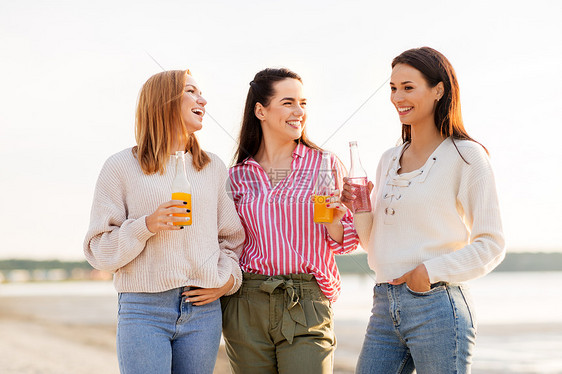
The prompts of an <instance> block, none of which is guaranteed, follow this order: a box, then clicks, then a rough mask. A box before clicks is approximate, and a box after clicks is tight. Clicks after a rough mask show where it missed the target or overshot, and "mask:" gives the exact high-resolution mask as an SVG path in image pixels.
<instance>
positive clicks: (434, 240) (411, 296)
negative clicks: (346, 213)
mask: <svg viewBox="0 0 562 374" xmlns="http://www.w3.org/2000/svg"><path fill="white" fill-rule="evenodd" d="M390 88H391V101H392V103H393V105H394V106H395V108H396V110H397V112H398V115H399V117H400V120H401V122H402V140H403V144H402V145H400V146H398V147H395V148H392V149H390V150H388V151H387V152H385V153H384V154H383V156H382V158H381V160H380V163H379V166H378V170H377V175H376V182H375V187H374V191H373V193H372V203H373V212H372V213H359V214H356V215H355V217H354V221H355V227H356V229H357V232H358V234H359V237H360V240H361V243H362V245H363V247H364V248H366V249H367V251H368V253H369V265H370V267H371V269H373V270H374V271H375V276H376V286H375V288H374V299H373V300H374V302H373V310H372V316H371V319H370V321H369V325H368V328H367V333H366V336H365V341H364V343H363V348H362V351H361V354H360V357H359V361H358V364H357V373H361V374H363V373H383V374H384V373H389V374H390V373H411V372H413V370H414V369H415V370H416V371H417V373H419V374H424V373H431V374H440V373H468V372H470V365H471V361H472V359H471V356H472V350H473V347H474V342H475V333H476V321H475V320H474V314H473V311H472V305H471V302H470V296H469V293H468V290H467V288H466V287H465V286H464V285H463V284H462V282H464V281H468V280H470V279H474V278H477V277H480V276H483V275H485V274H487V273H488V272H490V271H491V270H492V269H493V268H494V267H495V266H497V265H498V264H499V263H500V262H501V261H502V259H503V258H504V256H505V250H504V237H503V232H502V224H501V218H500V212H499V207H498V199H497V193H496V187H495V182H494V176H493V173H492V169H491V166H490V162H489V159H488V155H487V150H486V149H485V148H484V147H483V146H482V145H480V144H479V143H477V142H476V141H474V140H473V139H472V138H471V137H470V136H469V135H468V134H467V132H466V130H465V129H464V126H463V122H462V117H461V111H460V99H459V87H458V83H457V79H456V75H455V72H454V70H453V67H452V66H451V64H450V63H449V61H448V60H447V59H446V58H445V56H443V55H442V54H441V53H439V52H437V51H436V50H434V49H431V48H428V47H423V48H418V49H411V50H408V51H405V52H403V53H402V54H401V55H399V56H398V57H396V58H395V59H394V60H393V62H392V75H391V81H390ZM371 187H372V185H371ZM353 191H354V187H353V186H352V185H349V184H347V183H346V185H345V186H344V194H343V197H342V200H343V201H344V203H346V204H348V205H349V203H350V201H352V200H353V199H354V195H353Z"/></svg>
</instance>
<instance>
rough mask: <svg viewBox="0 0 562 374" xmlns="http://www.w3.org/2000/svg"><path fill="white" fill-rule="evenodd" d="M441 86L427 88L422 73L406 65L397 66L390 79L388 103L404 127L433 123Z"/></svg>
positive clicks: (440, 84)
mask: <svg viewBox="0 0 562 374" xmlns="http://www.w3.org/2000/svg"><path fill="white" fill-rule="evenodd" d="M441 86H442V83H439V84H438V85H437V86H435V87H429V86H428V84H427V81H426V80H425V78H424V76H423V75H422V73H421V72H420V71H419V70H417V69H415V68H413V67H411V66H410V65H406V64H397V65H396V66H394V68H393V69H392V75H391V77H390V91H391V92H390V101H391V102H392V104H394V107H395V108H396V110H397V111H398V115H399V116H400V121H401V122H402V123H403V124H406V125H413V126H415V125H417V124H420V123H427V122H429V121H430V122H433V125H435V122H434V113H435V105H436V103H437V101H438V100H439V99H440V98H441V91H442V89H441Z"/></svg>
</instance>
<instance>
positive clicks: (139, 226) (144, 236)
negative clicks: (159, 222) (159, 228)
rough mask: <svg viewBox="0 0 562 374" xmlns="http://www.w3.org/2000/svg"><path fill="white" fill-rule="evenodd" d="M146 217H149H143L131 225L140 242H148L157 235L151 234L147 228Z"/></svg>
mask: <svg viewBox="0 0 562 374" xmlns="http://www.w3.org/2000/svg"><path fill="white" fill-rule="evenodd" d="M146 217H148V216H142V217H140V218H139V219H137V220H136V221H135V222H133V223H132V224H131V232H132V233H133V235H134V237H135V238H137V240H138V241H139V242H146V241H147V240H148V239H150V238H151V237H152V236H154V235H156V233H155V232H151V231H150V230H149V229H148V227H147V226H146Z"/></svg>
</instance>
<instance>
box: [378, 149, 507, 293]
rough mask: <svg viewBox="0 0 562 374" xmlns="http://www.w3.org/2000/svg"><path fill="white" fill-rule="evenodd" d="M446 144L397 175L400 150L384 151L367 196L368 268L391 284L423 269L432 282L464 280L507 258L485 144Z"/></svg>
mask: <svg viewBox="0 0 562 374" xmlns="http://www.w3.org/2000/svg"><path fill="white" fill-rule="evenodd" d="M455 144H456V145H457V147H458V149H459V151H460V153H461V154H462V156H463V157H464V159H465V160H466V161H468V162H469V164H467V163H465V162H464V161H463V159H462V158H461V156H460V155H459V153H458V152H457V150H456V149H455V145H454V144H453V141H452V140H451V138H447V139H446V140H444V141H443V143H441V145H440V146H439V147H438V148H437V149H436V150H435V151H434V152H433V154H432V155H431V156H430V157H429V158H428V160H427V162H426V163H425V165H423V166H422V167H421V168H420V169H418V170H416V171H413V172H410V173H404V174H400V175H399V174H398V173H397V171H398V169H400V163H399V161H400V156H401V154H402V152H403V149H404V145H401V146H399V147H395V148H392V149H390V150H388V151H386V152H385V153H384V154H383V156H382V158H381V161H380V163H379V166H378V169H377V178H376V185H375V189H374V191H373V195H372V203H373V207H374V213H373V214H374V222H373V227H372V231H371V235H370V240H369V244H368V252H369V265H370V267H371V269H373V270H374V271H375V273H376V279H377V282H388V281H390V280H392V279H395V278H398V277H400V276H401V275H403V274H404V273H406V272H408V271H410V270H412V269H414V268H415V267H416V266H417V265H419V264H421V263H424V264H425V266H426V268H427V271H428V273H429V278H430V282H431V283H435V282H439V281H446V282H463V281H466V280H469V279H473V278H477V277H480V276H483V275H485V274H487V273H488V272H490V271H492V269H494V268H495V267H496V266H497V265H498V264H499V263H500V262H501V261H502V260H503V258H504V256H505V249H504V236H503V231H502V224H501V217H500V210H499V205H498V197H497V193H496V186H495V181H494V175H493V172H492V168H491V166H490V162H489V159H488V156H487V154H486V152H485V151H484V149H483V148H482V146H480V145H479V144H477V143H475V142H472V141H459V140H455Z"/></svg>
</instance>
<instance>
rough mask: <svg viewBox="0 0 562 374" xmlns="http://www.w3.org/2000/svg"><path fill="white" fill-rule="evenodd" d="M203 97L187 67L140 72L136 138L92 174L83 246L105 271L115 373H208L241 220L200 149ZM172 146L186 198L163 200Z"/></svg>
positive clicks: (235, 279) (232, 279)
mask: <svg viewBox="0 0 562 374" xmlns="http://www.w3.org/2000/svg"><path fill="white" fill-rule="evenodd" d="M206 103H207V102H206V101H205V99H204V98H203V97H202V96H201V91H200V90H199V88H198V86H197V83H196V82H195V80H194V79H193V77H192V76H191V74H190V72H189V70H187V71H180V70H174V71H165V72H162V73H160V74H156V75H154V76H152V77H151V78H149V79H148V80H147V81H146V83H145V84H144V85H143V87H142V90H141V92H140V95H139V101H138V106H137V116H136V141H137V146H135V147H133V148H128V149H125V150H123V151H121V152H119V153H117V154H115V155H113V156H111V157H110V158H109V159H108V160H107V161H106V163H105V164H104V166H103V168H102V171H101V173H100V176H99V179H98V182H97V185H96V190H95V194H94V202H93V205H92V213H91V218H90V227H89V230H88V233H87V235H86V239H85V241H84V253H85V255H86V258H87V260H88V262H90V264H92V266H94V267H95V268H97V269H100V270H105V271H110V272H113V273H114V285H115V288H116V289H117V291H118V293H119V316H118V328H117V353H118V359H119V367H120V370H121V373H134V374H138V373H151V374H153V373H212V372H213V368H214V365H215V360H216V357H217V351H218V347H219V342H220V335H221V323H222V322H221V309H220V302H219V298H220V297H221V296H223V295H228V294H232V293H234V292H236V291H237V290H238V288H239V287H240V284H241V282H242V274H241V271H240V268H239V266H238V255H239V253H240V251H241V249H242V244H243V242H244V229H243V227H242V225H241V223H240V219H239V218H238V214H237V213H236V209H235V207H234V203H233V202H232V200H231V199H229V197H228V196H227V191H226V188H225V187H226V185H227V184H226V183H227V179H228V173H227V171H226V167H225V165H224V164H223V163H222V161H221V160H220V159H219V158H218V157H217V156H215V155H213V154H211V153H208V152H204V151H203V150H202V149H200V147H199V144H198V142H197V139H196V137H195V135H194V132H195V131H197V130H199V129H201V127H202V120H203V116H204V114H205V105H206ZM176 151H185V152H186V153H187V157H186V162H185V169H186V174H187V177H188V180H189V181H190V183H191V187H192V205H191V211H192V212H191V213H192V224H191V225H190V226H176V225H174V224H173V223H174V222H182V221H183V222H186V220H187V219H188V218H185V217H178V216H172V214H179V213H184V214H185V213H187V212H188V211H189V209H187V208H180V207H178V206H184V207H187V206H188V205H187V202H184V201H180V200H170V199H171V196H172V181H173V178H174V174H175V160H174V159H175V158H174V157H171V155H173V154H175V152H176Z"/></svg>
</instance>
